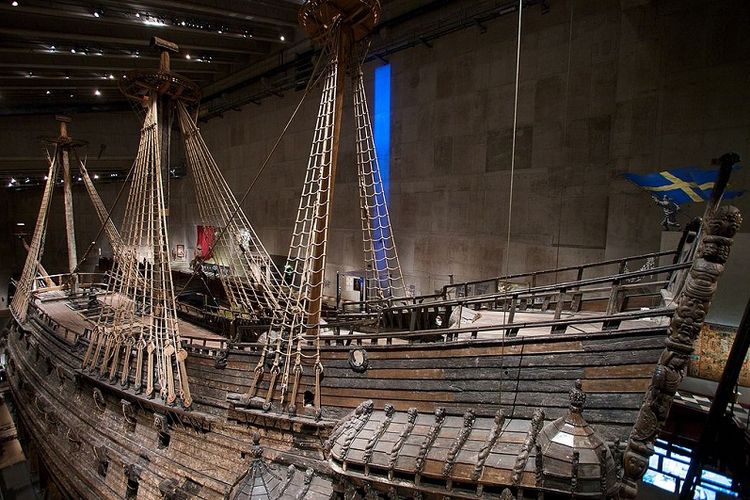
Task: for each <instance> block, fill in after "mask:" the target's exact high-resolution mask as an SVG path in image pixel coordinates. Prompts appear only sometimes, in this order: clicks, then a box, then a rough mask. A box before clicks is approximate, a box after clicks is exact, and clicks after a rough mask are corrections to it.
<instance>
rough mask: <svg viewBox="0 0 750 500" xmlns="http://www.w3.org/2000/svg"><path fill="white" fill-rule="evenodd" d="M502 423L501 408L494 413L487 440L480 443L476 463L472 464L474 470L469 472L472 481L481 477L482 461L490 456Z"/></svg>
mask: <svg viewBox="0 0 750 500" xmlns="http://www.w3.org/2000/svg"><path fill="white" fill-rule="evenodd" d="M504 423H505V414H504V413H503V410H498V412H497V413H495V424H494V425H493V426H492V431H491V432H490V435H489V436H488V438H487V441H486V442H485V443H484V444H483V445H482V448H481V449H480V450H479V453H478V454H477V464H476V465H475V466H474V471H473V472H472V473H471V479H472V480H473V481H479V478H480V477H482V470H483V469H484V463H485V462H486V461H487V457H489V456H490V452H491V451H492V447H493V446H495V442H497V438H498V437H499V436H500V433H501V432H502V431H503V424H504Z"/></svg>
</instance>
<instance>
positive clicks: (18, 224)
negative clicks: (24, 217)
mask: <svg viewBox="0 0 750 500" xmlns="http://www.w3.org/2000/svg"><path fill="white" fill-rule="evenodd" d="M25 225H26V224H24V223H23V222H16V226H25Z"/></svg>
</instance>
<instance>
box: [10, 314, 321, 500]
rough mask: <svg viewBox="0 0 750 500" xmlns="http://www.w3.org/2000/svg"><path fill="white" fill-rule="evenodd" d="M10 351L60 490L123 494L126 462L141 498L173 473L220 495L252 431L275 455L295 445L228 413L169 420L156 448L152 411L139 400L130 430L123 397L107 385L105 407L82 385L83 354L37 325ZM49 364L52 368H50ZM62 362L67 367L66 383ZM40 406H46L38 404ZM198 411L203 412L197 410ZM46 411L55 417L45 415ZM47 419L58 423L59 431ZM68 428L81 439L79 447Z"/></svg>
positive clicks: (22, 402)
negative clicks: (101, 451) (201, 424)
mask: <svg viewBox="0 0 750 500" xmlns="http://www.w3.org/2000/svg"><path fill="white" fill-rule="evenodd" d="M27 338H29V347H28V348H27V347H26V339H27ZM35 346H38V347H35ZM37 352H38V353H39V354H38V356H37ZM8 353H9V355H10V358H11V359H12V360H13V369H12V370H11V371H12V373H11V378H12V380H13V385H12V389H13V394H14V398H15V399H16V400H17V401H18V403H19V404H18V406H19V411H20V417H21V419H22V422H23V424H24V425H25V426H26V427H27V428H28V430H29V433H30V435H31V437H32V439H33V440H34V443H35V445H37V446H39V449H40V450H41V451H42V454H43V456H45V457H48V460H49V461H50V462H51V465H50V470H51V471H52V472H53V474H54V475H55V477H54V479H55V481H56V482H57V483H58V485H59V486H60V487H61V488H62V489H63V491H66V492H69V493H71V494H74V493H73V492H75V495H76V496H82V497H85V498H122V497H124V494H125V484H126V478H125V475H124V473H123V467H124V466H125V465H129V464H140V466H141V474H140V481H139V484H140V486H139V490H138V498H162V493H161V492H160V491H159V483H160V482H161V481H163V480H165V479H169V478H172V479H175V480H177V481H178V483H182V482H183V480H184V479H185V478H190V479H191V480H193V481H196V482H197V483H198V484H200V485H201V490H200V493H199V494H198V495H196V496H195V498H206V499H215V498H223V496H224V495H225V493H226V492H227V491H228V488H229V487H230V486H231V485H232V484H233V483H234V482H235V481H236V479H237V477H239V476H240V475H241V474H242V473H243V472H244V470H245V469H246V468H247V465H248V462H247V460H245V459H243V456H244V454H245V453H246V452H247V450H248V449H249V446H250V443H251V435H252V432H253V431H254V430H260V431H261V432H262V435H263V439H264V444H265V445H266V446H267V449H268V453H269V455H270V456H275V455H276V454H278V453H279V452H281V451H287V450H290V449H291V448H292V446H293V443H294V439H293V437H292V434H291V432H289V430H287V431H279V430H277V429H273V428H271V427H269V428H263V429H259V428H257V427H252V426H248V425H240V424H235V423H232V422H231V421H226V420H223V421H221V422H219V423H218V424H215V425H213V426H212V427H211V432H203V431H201V430H197V429H194V428H192V427H190V426H189V425H180V424H179V423H177V422H171V424H170V441H169V445H168V447H166V448H164V449H159V447H158V445H157V443H158V442H159V439H158V436H157V430H156V429H155V428H154V415H153V413H152V412H151V411H147V410H144V409H139V408H138V405H137V404H136V411H135V419H136V425H135V430H134V431H128V430H127V429H126V426H125V418H124V416H123V412H122V408H121V401H120V398H119V397H114V396H113V395H111V394H110V393H109V391H102V393H103V396H104V400H105V401H106V407H105V409H104V410H100V409H99V408H98V407H97V405H96V403H95V402H94V400H93V398H92V386H91V385H87V384H86V383H83V384H81V386H80V389H77V388H76V386H75V384H74V382H73V376H74V373H75V370H76V369H77V368H78V366H79V364H80V353H75V354H73V353H71V352H70V351H69V350H68V348H67V346H66V345H65V344H64V343H62V342H60V341H59V340H57V339H56V338H55V337H54V335H49V334H48V332H40V331H36V330H35V329H34V328H31V329H30V330H29V333H27V334H26V335H24V338H21V339H19V338H18V335H17V334H15V333H12V334H11V335H10V336H9V337H8ZM48 360H49V361H48ZM50 364H51V365H52V366H54V367H55V369H54V370H53V371H52V372H51V373H49V374H48V373H47V369H48V368H47V367H48V365H50ZM57 367H60V368H61V369H62V373H63V376H62V380H63V382H62V383H61V381H60V380H61V379H60V377H59V376H58V375H57V374H58V371H57ZM21 381H22V382H21ZM40 407H41V408H45V409H46V410H47V411H46V412H42V411H40V409H39V408H40ZM193 413H195V414H196V416H198V415H197V414H198V413H199V412H193ZM49 414H52V415H53V417H47V415H49ZM50 421H54V422H55V425H54V427H55V429H56V430H55V431H53V429H52V427H51V424H50V423H49V422H50ZM71 433H72V434H73V435H74V436H78V437H80V441H81V445H80V446H77V447H76V448H77V449H75V450H73V447H72V445H71V440H70V438H69V436H70V435H71ZM320 439H321V438H317V440H318V441H320ZM101 445H105V446H107V448H108V453H109V455H110V465H109V469H108V472H107V474H106V477H101V476H100V475H99V474H97V459H96V457H95V456H94V453H93V451H92V450H93V449H94V448H95V447H97V446H101ZM307 454H308V455H309V457H308V459H307V460H303V462H304V464H305V465H306V466H309V465H316V466H317V467H319V468H320V467H322V464H321V463H320V459H321V458H322V454H321V453H320V451H319V450H318V452H317V453H315V452H314V451H312V452H308V453H307ZM73 457H74V459H73V460H71V458H73ZM45 462H46V461H45Z"/></svg>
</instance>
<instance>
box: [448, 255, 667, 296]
mask: <svg viewBox="0 0 750 500" xmlns="http://www.w3.org/2000/svg"><path fill="white" fill-rule="evenodd" d="M675 254H677V250H665V251H661V252H651V253H645V254H641V255H633V256H631V257H620V258H619V259H609V260H603V261H598V262H589V263H586V264H579V265H576V266H565V267H558V268H554V269H544V270H542V271H529V272H525V273H518V274H508V275H505V276H497V277H494V278H486V279H481V280H473V281H464V282H462V283H450V284H448V285H443V295H444V294H445V290H446V289H448V288H458V287H463V286H464V285H478V284H481V283H486V282H488V281H498V280H500V281H504V280H511V279H517V278H524V277H527V276H539V275H541V274H551V273H562V272H566V271H574V270H578V269H591V268H593V267H604V266H610V265H612V264H620V263H627V262H629V261H631V260H642V259H649V258H651V257H654V258H656V257H666V256H668V255H675Z"/></svg>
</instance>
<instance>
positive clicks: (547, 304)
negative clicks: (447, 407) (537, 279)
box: [338, 262, 691, 331]
mask: <svg viewBox="0 0 750 500" xmlns="http://www.w3.org/2000/svg"><path fill="white" fill-rule="evenodd" d="M690 265H691V264H690V263H689V262H685V263H680V264H671V265H667V266H661V267H656V268H653V269H645V270H639V271H631V272H624V273H619V274H616V275H612V276H604V277H600V278H587V279H581V280H575V281H569V282H563V283H555V284H552V285H541V286H536V287H530V286H529V287H528V288H518V289H515V290H511V291H503V292H498V293H490V294H486V295H479V296H473V297H463V298H458V299H450V300H436V301H432V302H430V301H425V302H422V303H416V304H413V303H406V304H400V305H391V306H390V307H385V308H383V309H380V310H368V311H367V312H364V313H359V312H358V313H353V314H348V315H347V314H341V315H339V318H338V319H339V320H340V321H344V322H346V321H352V320H354V319H356V318H363V317H369V318H374V319H377V321H378V323H379V324H380V327H381V328H382V329H384V330H392V329H397V330H409V331H415V330H427V329H439V328H441V327H445V326H448V321H449V319H450V318H451V315H452V313H453V312H454V310H456V309H460V308H468V309H472V310H494V311H505V312H507V314H508V318H509V322H511V323H512V322H513V319H514V316H515V315H516V313H517V312H523V311H538V312H548V311H550V312H551V311H554V315H553V319H560V317H561V315H562V314H563V312H570V313H578V312H581V311H591V312H603V313H606V314H616V313H620V312H623V311H628V310H638V309H640V308H642V307H648V308H653V307H658V306H659V305H660V304H661V302H662V296H661V291H662V289H663V288H664V287H665V286H666V285H667V284H668V283H669V281H670V279H671V276H672V274H673V273H675V272H677V271H682V270H685V269H688V268H689V267H690ZM659 275H665V276H666V278H665V279H662V280H659V279H654V280H653V281H647V280H646V279H647V278H650V279H653V278H657V277H658V276H659ZM460 316H461V315H460V314H459V315H458V319H459V321H460ZM459 326H460V324H459Z"/></svg>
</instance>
